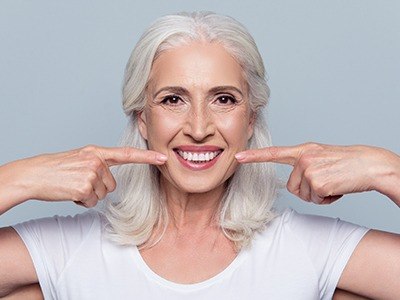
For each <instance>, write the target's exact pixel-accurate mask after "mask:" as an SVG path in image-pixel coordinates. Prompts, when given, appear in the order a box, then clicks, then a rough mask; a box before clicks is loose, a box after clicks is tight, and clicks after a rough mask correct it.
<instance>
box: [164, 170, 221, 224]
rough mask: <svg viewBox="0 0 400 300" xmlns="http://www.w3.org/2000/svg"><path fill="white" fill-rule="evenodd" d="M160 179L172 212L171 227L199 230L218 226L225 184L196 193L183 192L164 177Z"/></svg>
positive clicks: (170, 212)
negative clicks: (219, 209)
mask: <svg viewBox="0 0 400 300" xmlns="http://www.w3.org/2000/svg"><path fill="white" fill-rule="evenodd" d="M160 179H161V182H160V183H161V187H162V189H163V190H164V192H165V196H166V201H167V207H168V211H169V214H170V224H169V226H168V227H169V228H170V229H175V230H177V231H178V232H180V231H182V232H185V231H191V232H198V231H203V230H204V229H206V228H214V229H215V228H216V226H218V223H217V220H218V217H219V216H218V215H217V213H218V208H219V205H220V201H221V199H222V196H223V194H224V188H225V187H224V185H221V186H219V187H217V188H215V189H213V190H211V191H208V192H206V193H196V194H194V193H187V192H182V191H181V190H179V189H177V188H176V187H175V186H173V185H172V184H171V183H169V182H168V181H167V180H165V179H164V178H163V177H161V178H160Z"/></svg>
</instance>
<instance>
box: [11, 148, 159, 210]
mask: <svg viewBox="0 0 400 300" xmlns="http://www.w3.org/2000/svg"><path fill="white" fill-rule="evenodd" d="M166 160H167V157H166V156H165V155H163V154H161V153H158V152H155V151H150V150H141V149H135V148H130V147H123V148H105V147H98V146H86V147H83V148H80V149H75V150H71V151H67V152H62V153H56V154H44V155H39V156H36V157H32V158H27V159H23V160H19V161H16V162H14V163H12V169H10V172H9V174H17V175H18V176H17V177H16V179H15V182H14V183H13V184H14V185H16V186H19V187H23V188H22V189H21V190H23V193H25V195H24V197H22V198H25V199H39V200H47V201H58V200H72V201H75V202H76V203H77V204H81V205H83V206H85V207H93V206H95V205H96V204H97V202H98V201H99V200H101V199H103V198H104V197H105V196H106V195H107V193H109V192H112V191H114V189H115V188H116V182H115V179H114V177H113V175H112V174H111V172H110V169H109V168H110V167H111V166H115V165H120V164H129V163H147V164H154V165H161V164H163V163H165V161H166ZM6 167H7V165H6Z"/></svg>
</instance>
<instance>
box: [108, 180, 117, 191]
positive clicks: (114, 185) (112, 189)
mask: <svg viewBox="0 0 400 300" xmlns="http://www.w3.org/2000/svg"><path fill="white" fill-rule="evenodd" d="M116 188H117V183H116V182H115V180H114V181H112V182H111V183H110V185H109V187H108V191H109V192H114V191H115V189H116Z"/></svg>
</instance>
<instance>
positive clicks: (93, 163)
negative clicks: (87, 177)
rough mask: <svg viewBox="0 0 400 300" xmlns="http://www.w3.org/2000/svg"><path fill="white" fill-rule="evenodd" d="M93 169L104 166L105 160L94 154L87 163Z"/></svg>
mask: <svg viewBox="0 0 400 300" xmlns="http://www.w3.org/2000/svg"><path fill="white" fill-rule="evenodd" d="M87 165H88V167H89V168H90V169H91V170H96V171H97V170H99V169H101V168H102V167H103V162H102V161H101V159H100V158H98V157H97V156H93V157H92V158H91V159H90V160H89V161H88V163H87Z"/></svg>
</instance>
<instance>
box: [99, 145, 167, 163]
mask: <svg viewBox="0 0 400 300" xmlns="http://www.w3.org/2000/svg"><path fill="white" fill-rule="evenodd" d="M98 151H99V152H100V154H101V156H102V157H103V159H104V160H105V161H106V163H107V165H108V166H110V167H111V166H115V165H123V164H131V163H137V164H152V165H162V164H164V163H165V162H166V161H167V156H166V155H164V154H162V153H159V152H156V151H153V150H144V149H137V148H133V147H113V148H106V147H101V148H99V149H98Z"/></svg>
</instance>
